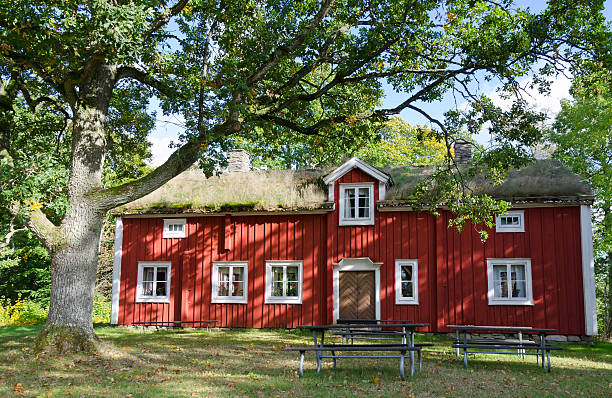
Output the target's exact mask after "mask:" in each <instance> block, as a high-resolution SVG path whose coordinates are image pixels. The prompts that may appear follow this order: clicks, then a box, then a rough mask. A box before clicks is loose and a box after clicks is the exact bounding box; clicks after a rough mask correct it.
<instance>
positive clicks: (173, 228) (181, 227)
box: [164, 218, 187, 239]
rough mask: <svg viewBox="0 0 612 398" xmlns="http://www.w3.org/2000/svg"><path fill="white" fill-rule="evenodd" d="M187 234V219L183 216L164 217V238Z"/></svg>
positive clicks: (180, 236)
mask: <svg viewBox="0 0 612 398" xmlns="http://www.w3.org/2000/svg"><path fill="white" fill-rule="evenodd" d="M185 236H187V220H186V219H184V218H166V219H164V239H166V238H184V237H185Z"/></svg>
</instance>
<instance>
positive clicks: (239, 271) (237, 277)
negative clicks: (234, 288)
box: [232, 267, 244, 282]
mask: <svg viewBox="0 0 612 398" xmlns="http://www.w3.org/2000/svg"><path fill="white" fill-rule="evenodd" d="M232 280H233V281H239V282H243V281H244V268H243V267H233V268H232Z"/></svg>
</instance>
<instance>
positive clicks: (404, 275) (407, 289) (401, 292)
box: [395, 260, 419, 304]
mask: <svg viewBox="0 0 612 398" xmlns="http://www.w3.org/2000/svg"><path fill="white" fill-rule="evenodd" d="M418 275H419V273H418V262H417V260H395V304H418V303H419V294H418V290H419V276H418Z"/></svg>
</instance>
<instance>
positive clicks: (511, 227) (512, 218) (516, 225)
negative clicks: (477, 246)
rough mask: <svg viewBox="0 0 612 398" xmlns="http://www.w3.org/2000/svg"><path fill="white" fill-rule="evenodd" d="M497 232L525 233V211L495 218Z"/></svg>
mask: <svg viewBox="0 0 612 398" xmlns="http://www.w3.org/2000/svg"><path fill="white" fill-rule="evenodd" d="M495 231H496V232H525V212H524V211H523V210H515V211H509V212H508V213H506V214H502V215H499V214H498V215H497V216H496V217H495Z"/></svg>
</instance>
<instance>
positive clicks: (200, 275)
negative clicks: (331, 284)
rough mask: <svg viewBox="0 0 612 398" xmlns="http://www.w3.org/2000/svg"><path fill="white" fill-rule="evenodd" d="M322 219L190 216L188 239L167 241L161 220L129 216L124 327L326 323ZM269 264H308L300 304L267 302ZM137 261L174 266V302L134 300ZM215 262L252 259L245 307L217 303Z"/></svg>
mask: <svg viewBox="0 0 612 398" xmlns="http://www.w3.org/2000/svg"><path fill="white" fill-rule="evenodd" d="M324 217H325V216H324V215H301V216H297V215H296V216H268V217H265V216H243V217H225V216H222V217H192V218H187V238H185V239H162V229H163V219H161V218H126V219H125V220H124V223H123V225H124V243H123V244H124V246H123V259H122V264H123V265H122V275H121V280H122V283H121V295H120V306H119V308H120V312H119V324H131V323H132V322H137V321H168V320H179V319H181V320H200V319H218V320H221V321H222V323H221V326H232V327H255V328H262V327H265V328H267V327H295V326H297V325H300V324H318V323H321V322H323V320H324V318H322V317H321V315H320V314H324V313H325V311H324V310H322V308H321V307H323V306H325V297H324V296H323V295H321V294H319V292H321V291H322V289H321V287H322V286H324V283H323V281H322V277H323V275H324V273H323V272H321V268H322V267H323V264H324V258H323V255H324V253H325V251H324V249H323V247H324V244H325V241H324V237H325V235H326V233H325V227H326V225H325V222H324ZM228 223H229V224H231V225H228ZM226 231H231V233H232V235H233V236H231V237H230V236H225V233H226ZM266 260H303V264H304V265H303V290H302V304H301V305H295V304H264V295H265V294H264V292H265V285H264V277H265V275H264V274H265V261H266ZM139 261H170V262H171V264H172V270H171V274H172V275H171V288H170V303H169V304H162V303H136V284H137V277H138V275H137V273H138V262H139ZM213 261H247V262H248V268H249V275H248V276H249V277H248V303H247V304H211V302H210V301H211V294H212V262H213Z"/></svg>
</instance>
